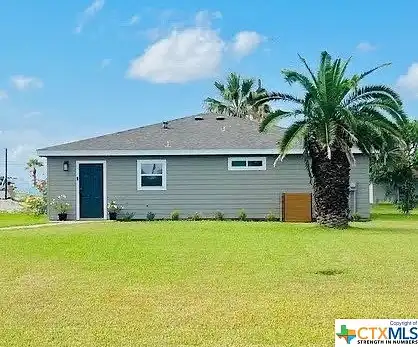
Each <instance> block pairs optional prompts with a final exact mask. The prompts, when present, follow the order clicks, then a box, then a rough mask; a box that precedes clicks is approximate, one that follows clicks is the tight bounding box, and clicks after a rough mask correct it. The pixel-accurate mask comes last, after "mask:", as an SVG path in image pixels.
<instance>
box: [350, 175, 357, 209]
mask: <svg viewBox="0 0 418 347" xmlns="http://www.w3.org/2000/svg"><path fill="white" fill-rule="evenodd" d="M350 192H353V212H352V215H353V214H354V213H357V183H356V182H354V183H350Z"/></svg>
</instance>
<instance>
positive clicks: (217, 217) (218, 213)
mask: <svg viewBox="0 0 418 347" xmlns="http://www.w3.org/2000/svg"><path fill="white" fill-rule="evenodd" d="M213 219H215V220H225V214H224V213H222V212H221V211H216V212H215V214H214V215H213Z"/></svg>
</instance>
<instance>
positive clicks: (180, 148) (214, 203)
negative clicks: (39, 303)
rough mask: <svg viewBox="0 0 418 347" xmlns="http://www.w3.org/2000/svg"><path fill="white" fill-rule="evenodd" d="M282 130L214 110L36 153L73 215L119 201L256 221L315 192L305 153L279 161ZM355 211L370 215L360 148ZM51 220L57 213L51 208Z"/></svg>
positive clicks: (137, 208)
mask: <svg viewBox="0 0 418 347" xmlns="http://www.w3.org/2000/svg"><path fill="white" fill-rule="evenodd" d="M282 135H283V129H282V128H279V127H273V128H272V129H270V130H269V131H268V132H267V133H259V131H258V124H257V123H256V122H254V121H251V120H248V119H241V118H235V117H222V116H216V115H213V114H202V115H198V116H192V117H186V118H180V119H175V120H172V121H170V122H163V123H162V124H155V125H149V126H144V127H140V128H136V129H131V130H127V131H122V132H117V133H114V134H109V135H104V136H99V137H95V138H90V139H86V140H81V141H76V142H72V143H66V144H62V145H57V146H53V147H47V148H42V149H39V150H38V155H39V156H42V157H46V158H47V174H48V196H49V199H52V198H54V197H56V196H58V195H61V194H65V195H66V196H67V198H68V199H69V202H70V203H71V205H72V211H71V212H70V214H69V218H70V219H77V220H78V219H84V218H104V219H106V218H107V208H106V205H107V202H108V201H110V200H115V201H116V202H117V203H119V204H121V205H123V206H124V207H125V210H126V211H129V212H134V213H135V218H137V219H143V218H145V216H146V214H147V213H148V212H149V211H151V212H154V213H155V214H156V218H168V217H169V215H170V213H171V212H172V211H173V210H179V211H180V213H181V217H186V216H188V215H191V214H193V213H195V212H199V213H200V214H201V215H202V216H204V217H210V216H213V214H214V212H215V211H217V210H219V211H222V212H223V213H224V214H225V216H226V217H228V218H234V217H236V216H237V213H238V211H239V210H241V209H244V210H245V212H246V213H247V215H248V217H250V218H264V217H265V216H266V214H267V213H269V212H270V211H272V212H274V213H275V214H276V215H277V216H279V217H280V216H281V213H282V209H281V199H282V195H283V193H310V192H311V189H312V188H311V185H310V183H309V177H308V174H307V172H306V169H305V166H304V161H303V157H302V149H301V148H296V149H294V150H293V151H292V152H291V153H290V154H289V155H288V156H287V157H286V158H285V160H284V161H283V162H279V163H278V164H277V165H276V166H274V162H275V160H276V158H277V154H278V150H277V145H276V143H277V141H278V140H279V139H280V137H281V136H282ZM355 157H356V163H357V164H356V166H355V167H354V168H353V169H352V174H351V188H350V190H351V192H350V206H351V212H352V213H354V212H356V213H359V214H360V215H361V216H362V217H366V218H367V217H369V213H370V211H369V209H370V207H369V191H368V188H369V161H368V158H367V157H366V156H364V155H362V154H361V153H360V152H356V153H355ZM49 215H50V218H51V219H56V214H55V212H53V211H50V214H49Z"/></svg>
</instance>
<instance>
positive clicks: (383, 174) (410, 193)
mask: <svg viewBox="0 0 418 347" xmlns="http://www.w3.org/2000/svg"><path fill="white" fill-rule="evenodd" d="M399 128H400V135H401V138H400V139H399V140H400V141H397V140H396V139H389V140H387V141H386V145H385V147H384V148H382V150H381V151H378V152H376V153H374V155H373V157H372V158H371V166H370V173H371V179H372V181H373V182H374V183H377V184H384V185H385V186H386V187H388V188H390V189H391V190H392V191H394V192H396V193H397V199H396V205H397V207H398V208H399V209H400V210H401V211H402V212H404V213H406V214H408V213H409V212H410V211H411V210H412V209H414V208H415V207H416V206H417V204H418V197H417V195H416V192H415V186H416V183H417V182H418V121H417V120H409V119H407V120H405V121H404V122H402V123H401V124H399Z"/></svg>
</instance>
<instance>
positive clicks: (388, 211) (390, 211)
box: [372, 203, 418, 221]
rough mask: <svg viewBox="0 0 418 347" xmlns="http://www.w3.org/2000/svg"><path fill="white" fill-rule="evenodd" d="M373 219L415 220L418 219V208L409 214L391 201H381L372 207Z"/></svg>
mask: <svg viewBox="0 0 418 347" xmlns="http://www.w3.org/2000/svg"><path fill="white" fill-rule="evenodd" d="M372 219H373V220H392V221H397V220H399V221H406V220H415V221H418V209H415V210H413V211H411V213H410V214H409V215H404V214H403V213H401V212H399V210H398V209H397V208H396V207H395V206H394V205H393V204H390V203H381V204H378V205H374V206H373V209H372Z"/></svg>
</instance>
